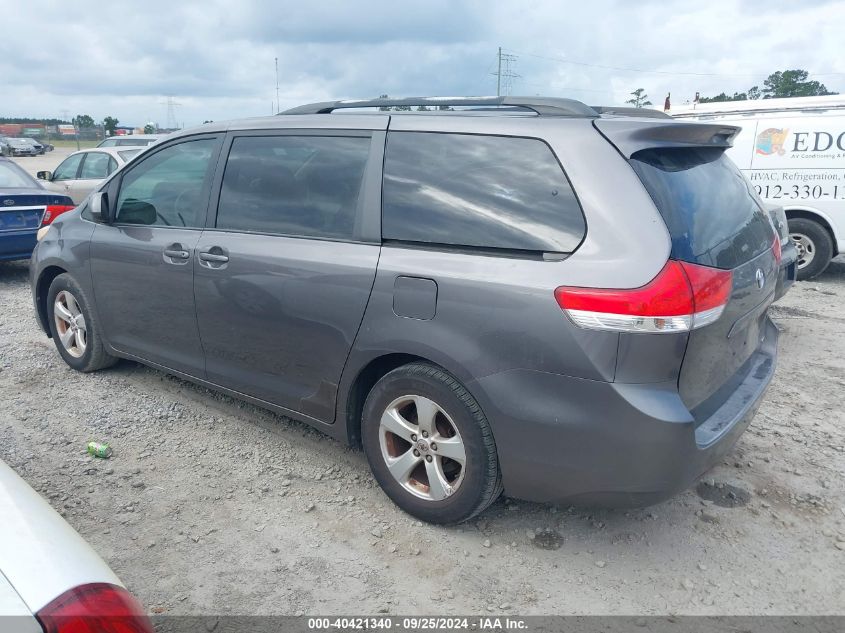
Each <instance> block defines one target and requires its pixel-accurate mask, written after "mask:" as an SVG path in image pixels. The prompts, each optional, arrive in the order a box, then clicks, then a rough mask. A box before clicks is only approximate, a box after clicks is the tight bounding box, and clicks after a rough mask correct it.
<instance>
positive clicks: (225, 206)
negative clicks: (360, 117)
mask: <svg viewBox="0 0 845 633" xmlns="http://www.w3.org/2000/svg"><path fill="white" fill-rule="evenodd" d="M369 149H370V139H369V138H364V137H339V136H242V137H238V138H236V139H235V140H234V141H233V142H232V149H231V151H230V152H229V159H228V161H227V163H226V171H225V172H224V175H223V185H222V189H221V191H220V203H219V205H218V209H217V228H220V229H229V230H232V231H247V232H257V233H277V234H282V235H295V236H303V237H328V238H336V239H352V238H354V237H355V235H356V224H357V219H358V194H359V191H360V189H361V181H362V180H363V177H364V168H365V167H366V164H367V155H368V154H369Z"/></svg>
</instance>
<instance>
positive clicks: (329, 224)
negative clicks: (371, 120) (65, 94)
mask: <svg viewBox="0 0 845 633" xmlns="http://www.w3.org/2000/svg"><path fill="white" fill-rule="evenodd" d="M381 139H382V141H381V143H382V144H381V148H383V134H381ZM373 145H374V146H376V148H377V150H376V151H380V149H379V148H378V145H379V144H378V142H375V141H374V142H373ZM370 151H371V134H370V133H369V132H366V131H365V132H358V133H357V134H350V135H346V136H341V135H337V133H334V135H326V134H323V135H315V136H305V135H302V134H301V133H298V134H296V135H294V134H266V133H265V135H244V136H236V137H235V138H234V139H233V140H232V141H231V148H230V150H229V152H228V159H227V163H226V167H225V171H224V173H223V177H222V184H221V188H220V195H219V204H218V206H217V216H216V224H215V227H214V228H210V229H209V230H206V231H205V232H204V233H203V236H202V237H201V238H200V242H199V245H198V246H197V268H196V274H195V286H194V288H195V296H196V304H197V319H198V322H199V329H200V335H201V339H202V345H203V348H204V349H205V353H206V370H207V375H208V379H209V380H210V381H212V382H215V383H218V384H220V385H223V386H225V387H228V388H230V389H234V390H236V391H239V392H241V393H245V394H248V395H251V396H253V397H257V398H260V399H262V400H265V401H268V402H271V403H274V404H277V405H280V406H283V407H286V408H288V409H291V410H294V411H298V412H300V413H304V414H306V415H308V416H311V417H313V418H317V419H319V420H322V421H326V422H332V421H333V419H334V403H335V396H336V393H337V385H338V382H339V381H340V375H341V372H342V370H343V366H344V364H345V362H346V358H347V356H348V354H349V350H350V348H351V346H352V343H353V341H354V340H355V336H356V334H357V332H358V327H359V326H360V324H361V319H362V317H363V314H364V309H365V308H366V305H367V301H368V299H369V296H370V290H371V289H372V285H373V280H374V277H375V272H376V265H377V263H378V256H379V250H380V245H379V244H378V239H377V237H376V235H377V230H378V225H377V224H376V225H375V226H373V225H372V223H371V222H370V221H369V220H368V219H367V218H371V217H372V216H373V215H375V217H376V222H377V221H378V219H377V217H378V213H379V209H380V206H379V200H378V192H379V189H380V187H379V185H380V180H379V179H378V178H375V179H373V178H371V177H370V178H365V172H366V171H367V168H368V164H374V163H376V162H377V164H376V168H377V169H379V170H380V166H381V160H380V158H379V159H378V160H377V161H374V160H373V159H372V157H371V156H370ZM379 173H380V172H379ZM365 181H366V182H367V183H372V184H370V185H368V186H363V183H364V182H365ZM368 227H369V228H368Z"/></svg>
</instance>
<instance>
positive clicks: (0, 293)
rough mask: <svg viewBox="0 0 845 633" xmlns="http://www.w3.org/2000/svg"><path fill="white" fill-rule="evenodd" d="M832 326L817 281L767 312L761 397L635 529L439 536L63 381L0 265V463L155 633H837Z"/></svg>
mask: <svg viewBox="0 0 845 633" xmlns="http://www.w3.org/2000/svg"><path fill="white" fill-rule="evenodd" d="M843 305H845V264H843V263H841V262H835V263H834V264H833V265H832V266H831V268H830V270H829V271H828V272H827V273H825V274H824V275H823V276H821V277H820V278H818V279H816V280H814V281H812V282H807V283H801V284H796V287H795V288H794V289H793V290H792V291H791V292H790V294H789V295H788V296H787V297H786V298H785V299H784V300H783V301H782V302H781V303H780V304H778V305H777V306H776V307H775V308H773V314H774V315H775V317H776V320H777V322H778V325H779V326H780V328H781V330H782V335H781V343H780V360H779V367H778V370H777V375H776V377H775V380H774V383H773V385H772V387H771V388H770V390H769V392H768V395H767V397H766V400H765V402H764V404H763V406H762V408H761V409H760V412H759V414H758V415H757V417H756V418H755V420H754V422H753V424H752V426H751V428H750V430H749V432H747V433H746V434H745V435H744V436H743V437H742V438H741V439H740V441H739V443H738V445H737V446H736V448H735V449H734V451H733V453H732V454H731V455H730V456H729V458H728V459H727V460H726V461H725V462H724V463H723V464H721V465H719V466H717V467H716V468H715V469H714V470H713V471H711V472H710V473H708V474H707V475H705V477H704V479H703V480H702V481H701V482H700V483H699V484H698V486H697V487H696V488H694V489H693V490H690V491H688V492H686V493H683V494H681V495H679V496H677V497H676V498H674V499H672V500H671V501H668V502H666V503H663V504H661V505H658V506H654V507H651V508H646V509H642V510H635V511H608V510H601V511H593V510H589V509H584V508H567V507H554V506H548V505H538V504H529V503H523V502H518V501H511V500H508V499H501V500H499V501H498V502H497V503H496V504H494V505H493V506H492V507H491V508H490V509H489V510H488V511H486V512H485V513H484V514H483V515H482V516H481V517H480V518H479V519H478V520H476V521H474V522H472V523H470V524H466V525H463V526H460V527H453V528H441V527H433V526H429V525H424V524H422V523H419V522H416V521H415V520H413V519H411V518H410V517H408V516H407V515H405V514H403V513H402V512H401V511H399V510H397V509H396V508H395V507H394V506H393V505H392V504H391V503H390V502H389V501H388V499H387V498H386V497H385V496H384V495H383V494H382V493H381V492H380V490H379V489H378V487H377V486H376V484H375V482H374V480H373V478H372V477H371V476H370V474H369V470H368V468H367V465H366V462H365V459H364V456H363V454H362V453H361V451H360V450H356V449H350V448H347V447H344V446H342V445H341V444H339V443H338V442H335V441H333V440H331V439H329V438H327V437H325V436H323V435H321V434H320V433H319V432H317V431H315V430H312V429H310V428H309V427H306V426H304V425H302V424H299V423H297V422H293V421H290V420H288V419H286V418H283V417H280V416H277V415H274V414H272V413H268V412H266V411H263V410H261V409H258V408H255V407H253V406H250V405H247V404H244V403H242V402H239V401H236V400H234V399H231V398H228V397H225V396H221V395H218V394H215V393H213V392H210V391H208V390H206V389H203V388H200V387H197V386H194V385H192V384H190V383H187V382H184V381H182V380H178V379H175V378H172V377H169V376H166V375H165V374H162V373H160V372H157V371H154V370H151V369H148V368H145V367H143V366H141V365H138V364H135V363H131V362H122V363H120V364H119V365H118V366H116V367H115V368H113V369H110V370H107V371H104V372H101V373H98V374H89V375H83V374H78V373H75V372H73V371H72V370H70V369H69V368H68V367H66V366H65V364H64V363H63V362H62V361H61V359H60V358H59V356H58V354H57V353H56V351H55V349H54V348H53V344H52V341H50V340H49V339H47V338H46V337H45V336H44V335H43V334H42V333H41V332H40V331H39V329H38V327H37V325H36V323H35V320H34V316H33V311H32V307H31V305H30V295H29V288H28V285H27V265H26V263H14V264H0V314H2V320H0V458H2V459H4V460H5V461H6V462H8V463H9V464H10V465H11V466H12V468H14V469H15V470H16V471H17V472H18V473H20V474H21V475H22V476H23V477H24V478H25V479H26V480H27V481H28V482H29V483H30V484H31V485H32V486H33V487H35V488H36V489H37V490H38V491H40V492H41V494H42V495H44V496H45V497H46V498H48V499H49V500H50V502H51V503H52V504H53V506H54V507H55V508H56V509H57V510H58V511H59V512H61V513H62V514H63V515H64V516H65V517H66V519H67V520H68V521H69V522H70V523H71V525H73V526H74V527H75V528H76V529H77V530H78V531H79V532H80V533H81V534H82V535H83V536H84V537H85V538H86V539H87V540H88V541H89V542H90V543H91V544H92V545H93V546H94V548H95V549H97V550H98V551H99V552H100V554H101V555H102V556H103V558H105V560H106V561H107V562H108V563H109V564H110V565H111V566H112V568H113V569H114V570H115V571H116V572H117V574H118V575H119V576H120V577H121V578H122V579H123V580H124V582H125V583H126V584H127V585H128V587H129V588H130V589H131V590H132V591H133V592H134V593H135V594H136V595H137V596H138V597H139V598H140V599H141V601H142V602H143V603H144V604H145V605H146V606H147V608H148V609H149V610H150V612H151V613H155V614H158V613H164V614H210V613H216V614H296V613H307V614H342V613H345V614H378V613H394V614H443V613H455V614H457V613H461V614H469V613H483V612H487V611H496V612H512V613H517V614H522V615H526V614H665V613H674V614H680V613H689V614H797V613H801V614H834V613H835V614H843V613H845V492H843V490H845V486H843V479H844V478H845V437H843V422H845V413H843V405H842V403H843V399H842V393H843V387H845V336H843V329H845V327H844V326H845V317H843V312H842V306H843ZM91 439H96V440H101V441H107V442H109V443H111V444H112V445H113V447H114V450H115V453H114V456H113V457H112V458H111V459H109V460H96V459H94V458H91V457H89V456H87V455H86V454H85V444H86V442H88V441H89V440H91Z"/></svg>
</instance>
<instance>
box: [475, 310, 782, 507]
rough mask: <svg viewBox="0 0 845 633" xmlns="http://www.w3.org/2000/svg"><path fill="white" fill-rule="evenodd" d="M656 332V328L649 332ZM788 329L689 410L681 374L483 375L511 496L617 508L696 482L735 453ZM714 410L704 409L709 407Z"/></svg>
mask: <svg viewBox="0 0 845 633" xmlns="http://www.w3.org/2000/svg"><path fill="white" fill-rule="evenodd" d="M644 336H649V335H644ZM777 338H778V332H777V328H776V327H775V325H774V323H772V321H771V320H770V319H768V318H767V319H766V325H765V336H764V341H763V343H761V345H760V347H759V348H758V350H757V351H756V352H755V353H754V354H753V355H752V356H751V358H749V359H748V361H747V362H746V363H745V364H744V365H743V366H742V368H741V369H740V370H739V371H738V372H737V375H736V376H735V379H734V380H733V381H731V386H730V392H729V393H727V394H725V393H721V394H720V396H719V397H720V398H722V401H721V403H720V405H719V406H718V407H715V406H714V405H713V403H712V401H711V402H709V403H704V404H703V405H702V406H700V407H697V409H696V411H690V410H689V409H687V408H686V407H685V406H684V404H683V402H682V401H681V397H680V395H679V393H678V385H677V382H675V381H673V382H664V383H652V384H621V383H609V382H601V381H596V380H585V379H580V378H573V377H569V376H561V375H556V374H549V373H543V372H536V371H531V370H509V371H505V372H501V373H497V374H493V375H491V376H487V377H485V378H481V379H479V380H477V381H474V382H473V383H472V384H470V385H469V387H470V391H472V392H473V393H476V394H477V396H476V397H477V398H478V399H479V400H480V401H481V404H482V408H483V409H484V411H485V413H486V415H487V418H488V419H489V421H490V423H491V425H492V427H493V433H494V437H495V440H496V445H497V448H498V452H499V461H500V465H501V469H502V477H503V482H504V486H505V494H507V495H508V496H512V497H517V498H520V499H526V500H529V501H539V502H555V503H556V502H567V503H578V504H584V505H601V506H611V507H626V506H644V505H649V504H652V503H657V502H659V501H662V500H664V499H667V498H669V497H671V496H672V495H674V494H676V493H678V492H680V491H682V490H685V489H687V488H689V486H690V485H691V484H692V483H693V482H694V481H695V480H696V478H698V477H699V476H700V475H701V474H703V473H704V472H706V471H707V470H708V469H710V468H711V467H712V466H713V465H714V464H716V463H717V462H718V461H720V460H721V459H722V458H723V457H724V455H725V454H726V453H727V452H728V451H730V449H731V448H732V447H733V445H734V443H735V442H736V440H737V438H738V437H739V436H740V435H741V434H742V433H743V431H744V430H745V429H746V428H747V427H748V425H749V423H750V422H751V419H752V418H753V417H754V414H755V413H756V412H757V408H758V407H759V405H760V401H761V399H762V396H763V393H764V392H765V390H766V387H767V386H768V385H769V382H770V381H771V379H772V376H773V375H774V371H775V361H776V357H777ZM705 409H706V413H703V411H705Z"/></svg>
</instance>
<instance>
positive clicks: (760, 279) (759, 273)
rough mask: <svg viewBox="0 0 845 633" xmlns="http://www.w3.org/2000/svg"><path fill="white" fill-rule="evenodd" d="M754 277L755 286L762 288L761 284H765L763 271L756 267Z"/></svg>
mask: <svg viewBox="0 0 845 633" xmlns="http://www.w3.org/2000/svg"><path fill="white" fill-rule="evenodd" d="M754 278H755V279H756V280H757V287H758V288H759V289H760V290H762V289H763V286H765V285H766V275H764V274H763V271H762V270H760V269H759V268H758V269H757V274H755V275H754Z"/></svg>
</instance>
